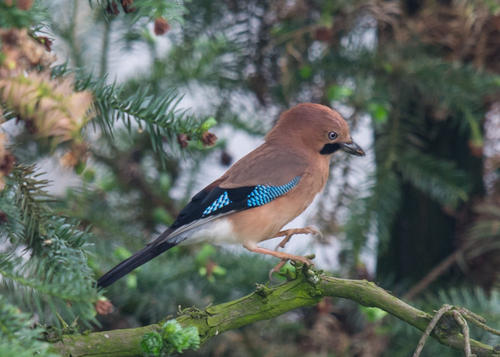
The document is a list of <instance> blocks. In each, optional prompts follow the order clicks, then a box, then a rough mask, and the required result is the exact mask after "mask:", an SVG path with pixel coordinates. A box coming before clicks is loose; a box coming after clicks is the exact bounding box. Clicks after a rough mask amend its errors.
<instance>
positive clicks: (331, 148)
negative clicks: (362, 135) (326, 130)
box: [319, 143, 342, 155]
mask: <svg viewBox="0 0 500 357" xmlns="http://www.w3.org/2000/svg"><path fill="white" fill-rule="evenodd" d="M341 148H342V147H341V146H340V144H337V143H333V144H325V146H323V148H322V149H321V151H320V152H319V153H320V154H321V155H330V154H333V153H334V152H335V151H337V150H340V149H341Z"/></svg>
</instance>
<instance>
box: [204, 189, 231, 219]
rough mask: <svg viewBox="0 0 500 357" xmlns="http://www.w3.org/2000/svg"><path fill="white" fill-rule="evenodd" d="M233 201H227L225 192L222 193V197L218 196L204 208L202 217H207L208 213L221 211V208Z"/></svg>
mask: <svg viewBox="0 0 500 357" xmlns="http://www.w3.org/2000/svg"><path fill="white" fill-rule="evenodd" d="M232 202H233V201H231V200H230V199H229V197H228V196H227V191H224V193H223V194H222V195H220V196H219V198H217V199H216V200H215V201H214V202H212V204H211V205H210V206H208V207H207V208H205V210H204V211H203V216H208V215H209V214H210V213H212V212H214V211H217V210H218V209H221V208H222V207H225V206H227V205H228V204H231V203H232Z"/></svg>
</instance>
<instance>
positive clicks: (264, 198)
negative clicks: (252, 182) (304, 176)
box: [247, 176, 300, 207]
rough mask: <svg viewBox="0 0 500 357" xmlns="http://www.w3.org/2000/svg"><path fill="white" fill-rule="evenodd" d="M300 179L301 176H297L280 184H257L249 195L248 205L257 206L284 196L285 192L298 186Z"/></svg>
mask: <svg viewBox="0 0 500 357" xmlns="http://www.w3.org/2000/svg"><path fill="white" fill-rule="evenodd" d="M299 181H300V176H297V177H295V178H293V179H292V181H290V182H288V183H286V184H284V185H280V186H270V185H257V186H255V188H254V189H253V191H252V192H250V194H249V195H248V200H247V206H248V207H257V206H262V205H265V204H266V203H269V202H271V201H272V200H274V199H275V198H278V197H280V196H283V195H284V194H285V193H287V192H288V191H290V190H291V189H292V188H294V187H295V186H297V184H298V183H299Z"/></svg>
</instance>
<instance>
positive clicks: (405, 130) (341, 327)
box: [0, 0, 500, 357]
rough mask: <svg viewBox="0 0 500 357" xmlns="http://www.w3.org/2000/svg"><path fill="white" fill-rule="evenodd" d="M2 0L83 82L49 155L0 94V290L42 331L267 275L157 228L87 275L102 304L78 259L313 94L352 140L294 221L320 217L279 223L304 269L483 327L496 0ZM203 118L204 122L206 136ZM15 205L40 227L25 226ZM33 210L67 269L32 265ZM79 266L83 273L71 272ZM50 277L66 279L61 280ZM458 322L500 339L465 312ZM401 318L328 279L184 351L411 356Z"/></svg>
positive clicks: (106, 254) (495, 267)
mask: <svg viewBox="0 0 500 357" xmlns="http://www.w3.org/2000/svg"><path fill="white" fill-rule="evenodd" d="M8 3H9V2H7V1H4V2H3V3H2V5H0V6H1V7H0V12H3V15H0V28H7V29H8V28H12V27H25V28H29V29H30V33H32V34H33V36H34V37H38V38H40V36H46V37H48V38H49V39H51V41H52V44H51V50H52V53H54V54H56V55H57V58H58V62H57V64H58V66H57V67H55V69H54V70H53V74H54V75H55V76H61V75H65V74H68V73H72V74H71V76H73V77H74V78H75V83H76V88H77V90H84V89H85V90H89V91H92V92H93V93H94V107H95V108H96V111H95V113H94V117H93V118H92V120H90V121H89V123H88V124H87V125H86V126H85V127H84V131H83V134H82V140H83V141H84V142H85V143H86V144H85V150H84V151H85V154H84V155H83V154H81V155H80V156H78V155H76V154H75V150H74V149H72V150H73V151H72V152H73V155H76V156H77V157H76V160H73V161H74V162H72V163H71V164H70V165H69V166H70V167H69V168H68V165H66V166H64V165H61V161H63V163H66V164H67V163H68V162H67V161H68V156H64V155H65V152H66V151H65V150H67V146H64V145H59V146H57V147H56V146H54V145H50V144H48V143H47V141H46V140H41V139H39V138H37V137H36V133H35V134H33V132H32V131H30V130H28V129H29V128H28V124H27V121H26V120H24V122H26V124H25V123H24V122H23V118H19V115H16V113H15V111H10V109H9V107H8V105H7V104H6V103H5V102H2V103H1V104H2V108H3V110H4V120H5V123H4V124H2V129H3V130H4V132H5V133H6V135H7V136H8V138H9V150H10V152H11V153H12V155H13V156H14V157H15V160H16V162H17V163H18V164H19V165H20V166H16V167H15V168H14V169H13V171H12V172H10V173H9V175H7V186H6V188H5V189H4V190H3V191H2V192H1V194H0V195H1V196H0V214H2V216H1V217H0V221H1V222H2V223H0V237H1V239H2V243H1V244H0V246H1V247H2V258H1V261H0V274H1V275H2V277H3V278H2V286H1V291H2V295H3V296H4V297H3V298H2V300H3V302H2V304H12V305H14V306H17V307H19V308H20V309H21V310H23V311H24V312H26V313H28V314H30V315H32V314H35V320H37V321H38V323H39V324H40V326H41V328H42V329H45V328H46V327H47V326H48V325H53V326H59V327H61V326H62V327H64V326H65V324H66V323H67V324H68V325H72V324H73V325H72V328H77V326H80V328H85V329H91V330H99V329H115V328H125V327H133V326H141V325H145V324H150V323H154V322H158V321H159V320H161V319H163V318H164V317H165V316H167V315H175V313H176V311H177V309H178V306H182V307H188V306H193V305H195V306H198V307H204V306H206V305H208V304H215V303H220V302H225V301H229V300H231V299H235V298H238V297H241V296H242V295H244V294H246V293H248V292H250V291H252V290H253V289H254V286H255V283H257V282H259V283H263V282H266V281H267V273H268V271H269V269H270V268H271V267H272V266H273V265H274V264H275V263H276V261H275V260H273V259H271V258H265V257H260V256H256V255H254V254H249V253H247V252H244V251H243V250H239V249H234V248H228V247H212V246H210V245H202V246H189V247H180V248H179V247H176V248H174V249H172V250H170V251H168V252H167V253H166V254H164V255H162V256H160V257H158V258H156V259H155V260H153V261H152V262H150V263H148V264H146V265H145V266H143V267H141V268H140V269H138V270H136V271H135V272H133V273H132V274H130V275H128V276H127V277H126V278H124V279H122V280H120V281H118V282H117V283H116V284H114V285H112V286H111V287H109V288H108V289H106V291H105V293H104V295H105V296H106V297H107V298H108V299H110V300H111V302H112V303H113V304H114V306H115V307H116V308H115V310H114V312H113V313H112V314H109V315H106V316H96V317H94V316H93V312H92V311H93V309H92V304H91V303H92V302H93V301H95V299H96V296H97V295H99V293H98V292H96V291H95V289H94V288H93V287H92V279H95V278H97V277H98V276H100V275H101V274H102V273H104V272H105V271H107V270H108V269H109V268H111V267H112V266H114V265H115V264H117V263H118V262H120V261H121V260H123V259H124V258H126V257H128V256H129V255H130V254H131V253H132V252H134V251H136V250H138V249H140V248H141V247H142V246H143V245H144V244H145V243H147V242H148V241H149V240H150V239H151V238H153V237H155V236H156V235H157V234H158V233H160V232H161V231H162V230H163V229H165V227H167V226H168V225H169V224H171V223H172V222H173V219H175V217H176V215H177V214H178V212H179V210H180V209H181V208H182V207H183V205H184V204H185V203H186V202H187V201H188V200H189V198H190V197H191V196H192V195H193V194H194V193H196V190H198V189H200V188H202V187H203V186H205V185H206V184H208V183H209V182H210V180H212V179H215V178H216V177H217V175H220V174H221V173H222V172H223V171H224V170H225V169H227V167H229V165H230V164H231V163H232V162H234V160H235V159H237V158H239V157H241V156H242V155H244V154H245V153H246V152H248V151H250V150H252V149H253V148H254V147H256V146H257V145H258V144H259V143H260V142H261V141H262V139H263V135H264V134H265V133H266V131H267V130H269V129H270V128H271V127H272V125H273V123H274V122H275V121H276V119H277V117H278V115H279V113H280V112H281V111H283V110H286V109H287V108H289V107H291V106H293V105H295V104H297V103H300V102H315V103H321V104H325V105H328V106H331V107H333V108H336V109H337V110H339V111H340V112H341V113H342V114H343V115H344V117H345V118H346V120H347V121H348V122H349V125H350V126H351V128H352V129H351V130H352V133H353V137H354V138H359V140H357V141H361V143H362V144H363V145H362V146H363V148H364V149H365V151H367V153H368V155H367V157H366V158H364V159H360V160H362V161H358V162H355V161H356V160H357V159H355V158H352V157H347V156H345V155H343V154H336V155H335V156H334V165H332V172H331V175H330V179H329V183H328V185H327V187H326V189H325V192H324V194H323V195H321V197H319V198H318V199H317V200H316V201H315V203H314V205H313V207H312V208H311V209H309V210H308V211H307V212H306V214H305V216H304V217H303V218H301V220H300V221H298V223H300V224H305V225H315V226H316V227H317V228H319V229H320V230H321V231H322V232H323V234H324V237H323V238H322V239H321V240H312V239H311V238H309V237H300V238H295V240H296V241H299V242H298V243H297V244H296V245H294V246H292V247H293V248H292V251H293V250H295V251H297V252H298V253H310V252H317V253H318V264H319V266H320V267H321V268H323V269H325V270H327V271H330V272H332V273H333V274H335V275H337V276H342V277H348V278H355V279H369V280H373V281H375V282H376V283H377V284H378V285H380V286H382V287H384V288H385V289H388V290H389V291H391V292H392V293H394V294H396V295H397V296H403V297H405V299H407V300H408V301H411V303H412V304H414V305H415V306H418V307H420V308H422V309H424V310H425V311H428V312H431V311H432V310H433V309H437V308H439V307H440V306H441V305H442V304H444V303H448V304H456V305H460V306H465V307H467V308H469V309H470V310H472V311H474V312H476V313H478V314H481V315H483V316H485V317H487V318H488V322H489V324H490V325H491V326H494V327H497V328H498V326H499V324H500V295H499V292H500V280H499V271H500V241H499V237H500V181H499V174H500V168H499V167H500V99H499V93H500V5H499V4H498V3H497V2H496V1H492V0H481V1H466V0H456V1H453V0H441V1H437V0H427V1H415V0H404V1H381V0H374V1H361V0H355V1H345V0H338V1H319V0H317V1H301V0H296V1H285V0H277V1H238V0H211V1H186V2H182V1H159V0H143V1H140V0H135V1H121V2H120V1H104V0H103V1H90V2H87V1H78V0H75V1H62V0H53V1H49V0H45V1H35V4H34V5H33V7H32V8H31V9H30V10H28V11H21V10H19V9H17V8H15V7H12V6H9V4H8ZM163 32H165V33H163ZM2 41H4V43H5V41H6V40H5V37H4V38H3V40H2ZM0 51H2V49H1V48H0ZM0 54H1V52H0ZM0 74H1V73H0ZM0 79H1V77H0ZM0 87H1V83H0ZM214 119H215V120H214ZM214 124H215V125H214ZM27 128H28V129H27ZM208 130H210V132H213V133H215V134H216V135H217V136H218V140H217V142H216V143H215V145H213V146H210V145H207V144H209V143H208V142H207V140H208V139H207V137H206V133H207V131H208ZM34 139H36V140H34ZM64 158H66V159H64ZM30 164H36V165H37V166H36V168H34V169H29V168H28V165H30ZM30 170H32V171H33V170H34V171H33V172H37V173H42V172H46V176H42V178H49V179H50V180H51V182H49V183H48V184H47V187H46V188H45V190H46V191H48V192H49V197H48V198H49V199H48V200H47V198H46V196H44V195H43V194H41V187H40V186H41V185H42V184H43V183H38V184H37V183H36V182H31V181H30V182H29V187H30V188H32V191H29V192H26V191H23V190H22V187H23V186H22V185H23V182H27V181H29V180H28V179H29V178H31V179H33V173H32V172H31V171H30ZM40 179H41V178H39V179H38V180H40ZM33 180H34V179H33ZM26 195H28V196H29V195H31V196H30V197H32V199H33V204H32V206H30V205H28V204H27V203H26V202H25V201H24V200H23V197H26ZM40 205H43V206H41V207H42V208H41V209H40ZM21 208H22V209H21ZM35 208H36V210H35ZM45 209H47V211H45ZM37 210H38V211H37ZM40 210H41V211H40ZM27 212H28V213H27ZM40 212H50V214H46V215H48V216H50V217H48V216H47V217H46V216H44V215H43V213H40ZM28 216H29V217H32V216H33V217H37V218H36V219H37V221H36V222H37V223H36V224H37V227H39V228H40V227H41V228H40V229H39V230H36V229H35V231H30V230H29V229H30V228H29V227H28V226H29V222H31V221H30V219H31V218H29V217H28ZM39 216H40V217H42V218H40V217H39ZM63 216H64V217H68V218H61V217H63ZM2 217H4V218H2ZM27 217H28V218H29V219H28V218H27ZM33 219H35V218H33ZM61 220H64V222H62V221H61ZM40 222H42V223H43V224H42V223H40ZM64 225H66V226H64ZM63 226H64V227H66V228H67V231H64V232H65V234H66V236H65V235H64V234H63V233H64V232H63V231H61V230H62V227H63ZM50 227H55V228H54V232H58V233H57V234H56V233H54V238H50V239H54V241H57V242H60V248H58V249H60V250H61V251H62V252H64V254H62V255H60V256H63V258H61V259H60V260H57V264H63V265H64V264H66V265H65V266H66V271H62V272H57V269H56V268H54V269H55V271H56V272H55V273H53V271H52V270H51V269H52V268H50V269H49V268H46V271H44V269H43V268H40V267H48V266H51V264H52V265H54V264H55V263H54V262H55V261H54V260H53V259H52V258H51V257H52V255H51V254H56V256H57V252H58V251H57V249H56V248H54V245H52V246H50V247H48V246H49V245H51V244H52V243H50V244H49V243H46V242H47V239H48V238H47V236H48V235H49V233H50V232H51V231H50V229H51V228H50ZM74 229H75V230H77V231H78V237H77V238H75V237H76V235H77V234H76V233H75V232H76V231H74ZM26 232H28V233H26ZM28 236H30V237H31V238H32V239H31V240H29V241H28V238H27V237H28ZM75 239H81V241H78V242H77V243H75V242H74V240H75ZM37 242H38V243H37ZM40 242H42V243H40ZM44 242H45V243H44ZM51 242H52V241H51ZM72 244H73V245H72ZM274 244H275V243H274V242H273V244H271V246H273V245H274ZM37 247H38V248H37ZM68 247H69V248H71V247H72V249H74V251H72V253H71V252H70V253H71V254H70V253H68V252H67V251H66V250H65V249H69V248H68ZM23 249H24V250H23ZM287 249H288V250H290V248H287ZM13 252H17V253H15V254H14V253H13ZM21 252H23V253H21ZM321 252H327V254H320V253H321ZM15 259H17V260H15ZM51 259H52V260H51ZM58 259H59V258H58ZM14 262H20V263H19V264H21V265H22V266H23V269H19V268H18V267H19V266H20V265H17V268H16V264H17V263H14ZM30 262H31V263H30ZM82 267H85V269H88V271H87V272H86V273H78V274H76V273H75V271H76V270H78V269H81V268H82ZM51 274H56V275H54V276H59V277H60V278H57V279H55V278H54V279H52V278H51V279H52V280H51V279H48V277H49V276H50V277H52V275H51ZM57 274H63V275H57ZM64 274H66V275H64ZM72 274H74V275H72ZM82 274H83V275H84V276H81V275H82ZM64 276H65V277H66V278H64ZM68 277H70V278H68ZM23 279H24V280H23ZM29 279H34V280H33V281H35V280H36V281H37V282H38V285H36V284H34V283H33V284H28V283H26V281H28V282H29V281H31V280H29ZM68 280H71V281H72V282H71V284H74V285H75V286H74V287H72V288H71V289H69V290H71V291H69V290H68V291H69V292H68V294H67V295H63V294H62V293H61V286H62V285H64V284H68ZM75 291H78V294H76V293H75ZM82 291H83V292H82ZM76 295H79V296H80V298H81V299H80V300H79V299H77V298H76ZM68 301H70V302H71V303H69V302H68ZM68 304H69V306H65V305H68ZM89 304H90V305H89ZM80 305H81V306H80ZM2 306H3V305H2ZM5 306H7V305H5ZM77 306H80V308H81V310H75V308H76V307H77ZM4 310H5V309H4ZM56 312H57V314H56ZM9 313H11V312H9ZM2 314H3V315H2ZM0 315H2V316H4V318H6V317H8V316H10V315H9V314H8V313H7V312H5V311H4V312H1V313H0ZM77 316H78V319H77V320H75V319H76V317H77ZM0 318H2V317H0ZM75 321H76V322H75ZM66 328H69V327H68V326H66ZM472 336H473V337H475V338H477V339H479V340H483V341H485V342H487V343H489V344H492V345H495V344H499V343H500V340H499V339H498V337H496V338H494V337H492V335H488V334H486V333H483V332H481V331H479V330H475V329H473V330H472ZM419 337H420V333H419V331H417V330H416V329H414V328H412V327H409V326H407V325H405V324H404V323H402V322H399V321H397V320H396V319H394V318H392V317H384V318H382V316H380V315H379V314H377V313H374V312H373V311H372V310H369V309H362V308H360V307H359V306H358V305H356V304H354V303H351V302H349V301H345V300H341V299H325V300H324V301H322V303H321V304H319V305H318V306H317V307H314V308H309V309H301V310H298V311H294V312H291V313H287V314H285V315H283V316H281V317H279V318H277V319H274V320H272V321H267V322H259V323H256V324H253V325H251V326H247V327H244V328H241V329H238V330H235V331H230V332H227V333H225V334H223V335H221V336H218V337H216V338H213V339H212V340H210V341H209V343H207V344H206V345H204V346H202V348H201V349H200V350H199V351H196V352H193V351H191V352H187V353H185V354H186V355H188V356H221V357H222V356H269V357H270V356H285V355H286V356H289V357H292V356H311V357H312V356H315V357H316V356H364V357H369V356H391V357H392V356H395V357H397V356H408V355H410V354H411V353H412V351H413V350H414V348H415V346H416V345H417V342H418V339H419ZM4 343H5V342H4ZM2 346H3V345H0V349H1V348H2ZM5 346H8V344H7V345H5ZM5 348H8V347H5ZM438 354H439V355H440V356H443V357H444V356H457V355H459V353H458V352H457V351H453V350H451V349H449V348H446V347H443V346H441V345H439V344H438V343H437V342H435V341H429V343H428V345H426V347H425V349H424V352H423V354H422V356H436V355H438Z"/></svg>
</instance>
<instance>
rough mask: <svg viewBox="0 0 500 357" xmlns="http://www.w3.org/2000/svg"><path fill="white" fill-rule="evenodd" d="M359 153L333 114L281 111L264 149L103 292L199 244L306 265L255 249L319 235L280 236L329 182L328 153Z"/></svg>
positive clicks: (212, 187) (108, 279) (207, 191)
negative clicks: (237, 247)
mask: <svg viewBox="0 0 500 357" xmlns="http://www.w3.org/2000/svg"><path fill="white" fill-rule="evenodd" d="M338 151H344V152H347V153H349V154H353V155H356V156H363V155H365V152H364V151H363V149H361V147H360V146H359V145H358V144H356V143H355V142H354V141H353V140H352V138H351V135H350V132H349V126H348V124H347V122H346V121H345V119H344V118H343V117H342V115H340V114H339V113H338V112H337V111H336V110H334V109H332V108H330V107H328V106H325V105H321V104H315V103H301V104H297V105H295V106H294V107H292V108H291V109H289V110H287V111H285V112H283V113H282V114H281V115H280V116H279V118H278V120H277V122H276V124H275V125H274V127H273V128H272V129H271V130H270V131H269V132H268V133H267V135H266V136H265V138H264V143H263V144H262V145H260V146H259V147H257V148H256V149H255V150H253V151H251V152H250V153H248V154H247V155H246V156H244V157H243V158H241V159H240V160H239V161H237V162H236V163H234V164H233V165H232V166H231V167H230V168H229V169H228V170H227V171H226V172H225V173H224V174H223V175H222V176H221V177H219V178H218V179H216V180H215V181H213V182H212V183H210V184H209V185H208V186H206V187H205V188H203V189H202V190H201V191H200V192H198V193H197V194H196V195H194V196H193V197H192V199H191V201H190V202H189V203H188V204H187V205H186V206H185V207H184V208H183V209H182V210H181V211H180V213H179V215H178V216H177V218H176V219H175V221H174V223H173V224H172V225H171V226H170V227H169V228H168V229H166V230H165V231H164V232H163V233H161V234H160V235H159V236H158V237H157V238H156V239H154V240H153V241H152V242H150V243H149V244H147V245H146V246H145V247H144V248H143V249H141V250H139V251H138V252H136V253H134V254H133V255H132V256H130V257H129V258H128V259H126V260H124V261H122V262H121V263H119V264H118V265H116V266H115V267H114V268H112V269H111V270H110V271H108V272H107V273H105V274H104V275H103V276H102V277H101V278H99V279H98V280H97V286H98V287H100V288H104V287H107V286H109V285H111V284H112V283H114V282H115V281H116V280H118V279H120V278H121V277H123V276H124V275H126V274H128V273H129V272H131V271H132V270H134V269H135V268H137V267H139V266H141V265H143V264H145V263H146V262H148V261H150V260H151V259H153V258H155V257H156V256H158V255H160V254H161V253H163V252H165V251H167V250H168V249H170V248H172V247H174V246H176V245H179V244H189V243H197V242H202V241H206V242H210V243H215V244H217V243H236V244H242V245H243V247H245V248H246V249H248V250H249V251H251V252H255V253H260V254H266V255H271V256H273V257H276V258H279V259H280V260H281V263H283V262H286V261H288V260H292V261H295V262H301V263H304V264H307V265H310V264H312V262H311V261H310V260H309V259H308V258H307V257H303V256H298V255H292V254H289V253H285V252H283V251H278V250H272V249H266V248H262V247H259V246H258V243H260V242H262V241H264V240H267V239H270V238H275V237H285V238H284V239H283V241H282V242H281V243H280V244H279V246H281V247H284V245H285V244H286V243H287V242H288V240H289V239H290V238H291V236H292V235H294V234H299V233H304V234H307V233H309V234H311V233H313V234H315V233H319V232H317V231H316V230H315V229H314V228H312V227H306V228H295V229H287V230H281V229H282V228H283V226H285V225H286V224H287V223H288V222H290V221H291V220H293V219H294V218H295V217H297V216H298V215H300V214H301V213H302V212H303V211H304V210H305V209H306V208H307V207H308V206H309V205H310V204H311V202H312V201H313V199H314V197H315V196H316V195H317V194H318V193H320V192H321V191H322V190H323V188H324V186H325V184H326V182H327V179H328V175H329V172H330V169H329V168H330V161H331V157H332V155H333V154H334V153H336V152H338Z"/></svg>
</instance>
